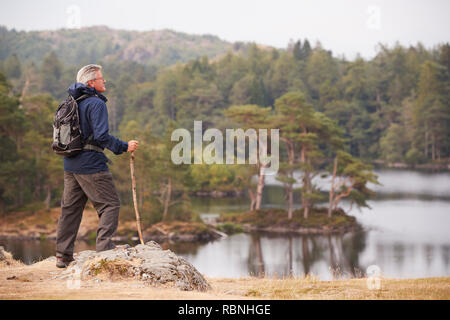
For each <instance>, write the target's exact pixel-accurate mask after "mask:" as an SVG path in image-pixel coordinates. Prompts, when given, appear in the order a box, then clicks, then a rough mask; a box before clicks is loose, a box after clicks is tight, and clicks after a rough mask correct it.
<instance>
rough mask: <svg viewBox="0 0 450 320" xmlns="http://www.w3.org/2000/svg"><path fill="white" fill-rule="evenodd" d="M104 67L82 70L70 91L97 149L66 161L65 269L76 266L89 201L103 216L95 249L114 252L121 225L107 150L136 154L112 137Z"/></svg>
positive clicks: (61, 242)
mask: <svg viewBox="0 0 450 320" xmlns="http://www.w3.org/2000/svg"><path fill="white" fill-rule="evenodd" d="M101 69H102V67H101V66H99V65H92V64H91V65H87V66H84V67H83V68H81V69H80V71H78V75H77V82H75V83H73V84H72V85H71V86H70V87H69V89H68V92H69V94H70V95H71V96H72V97H74V98H75V99H77V98H78V97H81V96H83V95H88V97H87V98H84V99H82V100H81V101H79V102H78V108H79V115H80V127H81V132H82V134H83V139H84V140H85V141H86V140H87V139H88V138H89V137H91V139H90V140H89V145H90V146H94V147H91V148H90V149H89V150H85V151H83V152H81V153H80V154H78V155H76V156H74V157H70V158H67V157H66V158H64V194H63V197H62V200H61V216H60V218H59V221H58V229H57V235H56V258H57V261H56V266H57V267H59V268H64V267H67V266H68V265H69V263H70V262H71V261H73V251H74V243H75V240H76V237H77V233H78V229H79V227H80V223H81V218H82V214H83V210H84V207H85V205H86V202H87V200H88V199H89V200H91V202H92V204H93V205H94V208H95V209H96V210H97V213H98V216H99V224H98V229H97V238H96V250H97V251H103V250H109V249H113V248H114V247H115V245H114V244H113V242H112V236H113V234H114V232H115V231H116V229H117V224H118V221H119V209H120V201H119V195H118V193H117V190H116V188H115V186H114V182H113V179H112V176H111V173H110V172H109V170H108V166H107V161H108V158H107V157H106V156H105V155H104V154H103V152H102V150H103V149H104V148H107V149H109V150H111V151H112V152H114V153H115V154H121V153H123V152H133V151H135V150H136V149H137V147H138V141H136V140H131V141H128V143H127V142H124V141H122V140H120V139H117V138H115V137H113V136H112V135H110V134H109V129H108V110H107V108H106V101H107V99H106V97H105V96H104V95H102V92H104V91H105V90H106V87H105V83H106V81H105V80H104V79H103V75H102V72H101Z"/></svg>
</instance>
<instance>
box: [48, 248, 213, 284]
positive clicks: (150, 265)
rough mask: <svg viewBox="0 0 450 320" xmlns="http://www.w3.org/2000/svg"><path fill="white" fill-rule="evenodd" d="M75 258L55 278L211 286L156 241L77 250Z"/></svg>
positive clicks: (191, 266) (193, 269)
mask: <svg viewBox="0 0 450 320" xmlns="http://www.w3.org/2000/svg"><path fill="white" fill-rule="evenodd" d="M74 259H75V261H73V262H72V263H71V264H70V265H69V266H68V267H67V269H65V270H64V271H63V272H62V273H61V274H60V275H58V276H56V278H59V279H70V278H74V277H75V276H77V277H79V279H80V280H84V279H97V280H103V279H105V278H106V279H108V280H122V279H137V280H141V281H144V282H145V283H148V284H150V285H156V286H157V285H168V286H174V287H176V288H179V289H181V290H198V291H206V290H209V289H211V286H210V285H209V284H208V282H207V281H206V280H205V279H204V277H203V276H202V275H201V274H200V273H199V272H198V271H197V269H195V267H194V266H193V265H192V264H190V263H189V262H188V261H186V260H185V259H184V258H182V257H178V256H177V255H175V254H174V253H173V252H172V251H170V250H162V248H161V247H160V246H159V245H158V244H157V243H156V242H154V241H150V242H147V243H146V244H145V245H142V244H139V245H137V246H135V247H130V246H129V245H124V246H118V247H117V248H115V249H112V250H108V251H103V252H95V251H91V250H87V251H82V252H79V253H76V254H75V255H74Z"/></svg>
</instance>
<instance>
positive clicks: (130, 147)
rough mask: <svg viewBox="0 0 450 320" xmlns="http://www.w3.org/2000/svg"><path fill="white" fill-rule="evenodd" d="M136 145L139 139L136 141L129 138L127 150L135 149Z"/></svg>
mask: <svg viewBox="0 0 450 320" xmlns="http://www.w3.org/2000/svg"><path fill="white" fill-rule="evenodd" d="M138 145H139V141H137V140H130V141H128V150H127V152H133V151H136V149H137V147H138Z"/></svg>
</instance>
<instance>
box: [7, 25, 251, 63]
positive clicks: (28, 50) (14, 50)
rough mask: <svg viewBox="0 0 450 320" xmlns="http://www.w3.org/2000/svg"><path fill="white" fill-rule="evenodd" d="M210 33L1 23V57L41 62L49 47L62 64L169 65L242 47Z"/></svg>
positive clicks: (217, 54) (211, 56)
mask: <svg viewBox="0 0 450 320" xmlns="http://www.w3.org/2000/svg"><path fill="white" fill-rule="evenodd" d="M244 47H245V45H243V44H239V43H237V44H234V45H233V44H232V43H229V42H226V41H223V40H220V39H219V38H218V37H216V36H212V35H201V36H199V35H189V34H186V33H182V32H175V31H171V30H155V31H141V32H140V31H125V30H114V29H110V28H108V27H105V26H98V27H86V28H81V29H61V30H55V31H32V32H25V31H20V32H18V31H16V30H14V29H12V30H8V29H7V28H5V27H2V26H0V59H1V60H4V59H6V58H8V57H9V56H11V55H12V54H17V56H18V58H19V59H20V60H21V61H26V60H30V61H33V62H34V63H37V64H39V63H41V62H42V60H43V58H44V56H45V55H46V54H47V53H48V52H49V51H51V50H53V51H55V52H57V53H58V57H59V58H60V60H61V62H62V63H63V64H64V65H73V64H75V65H79V64H86V63H88V62H89V61H99V60H101V61H112V60H127V61H134V62H138V63H141V64H145V65H171V64H174V63H175V62H177V61H182V62H186V61H189V60H191V59H195V58H198V57H202V56H204V55H205V56H207V57H209V58H214V57H217V56H220V55H222V54H224V53H225V52H227V51H228V50H236V51H238V50H240V49H243V48H244Z"/></svg>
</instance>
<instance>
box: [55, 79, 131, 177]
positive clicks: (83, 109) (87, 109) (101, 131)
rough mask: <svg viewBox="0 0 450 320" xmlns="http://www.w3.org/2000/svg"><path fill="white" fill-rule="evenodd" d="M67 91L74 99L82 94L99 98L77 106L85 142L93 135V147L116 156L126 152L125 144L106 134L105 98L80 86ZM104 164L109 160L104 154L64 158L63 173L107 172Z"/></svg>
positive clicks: (89, 88)
mask: <svg viewBox="0 0 450 320" xmlns="http://www.w3.org/2000/svg"><path fill="white" fill-rule="evenodd" d="M67 91H68V92H69V94H70V95H71V96H72V97H74V98H75V99H76V98H78V97H80V96H82V95H83V94H90V95H94V94H96V95H97V96H98V97H96V96H92V97H89V98H86V99H83V100H81V101H80V102H79V103H78V108H79V112H80V126H81V132H82V135H83V139H85V140H86V139H87V138H88V137H89V136H90V135H91V134H92V133H93V134H94V136H93V140H92V144H94V145H97V146H100V147H102V148H107V149H109V150H111V151H112V152H114V153H115V154H121V153H123V152H126V151H127V149H128V143H126V142H124V141H122V140H120V139H117V138H115V137H113V136H112V135H110V134H109V129H108V110H107V109H106V104H105V102H106V101H107V99H106V97H105V96H103V95H102V94H101V93H99V92H97V90H95V89H94V88H91V87H88V86H86V85H85V84H83V83H80V82H76V83H73V84H72V85H71V86H70V87H69V89H68V90H67ZM107 161H108V158H106V156H105V155H104V153H103V152H98V151H83V152H81V153H80V154H78V155H76V156H74V157H70V158H64V171H67V172H71V173H81V174H90V173H96V172H100V171H106V170H108V166H107V165H106V163H107Z"/></svg>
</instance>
